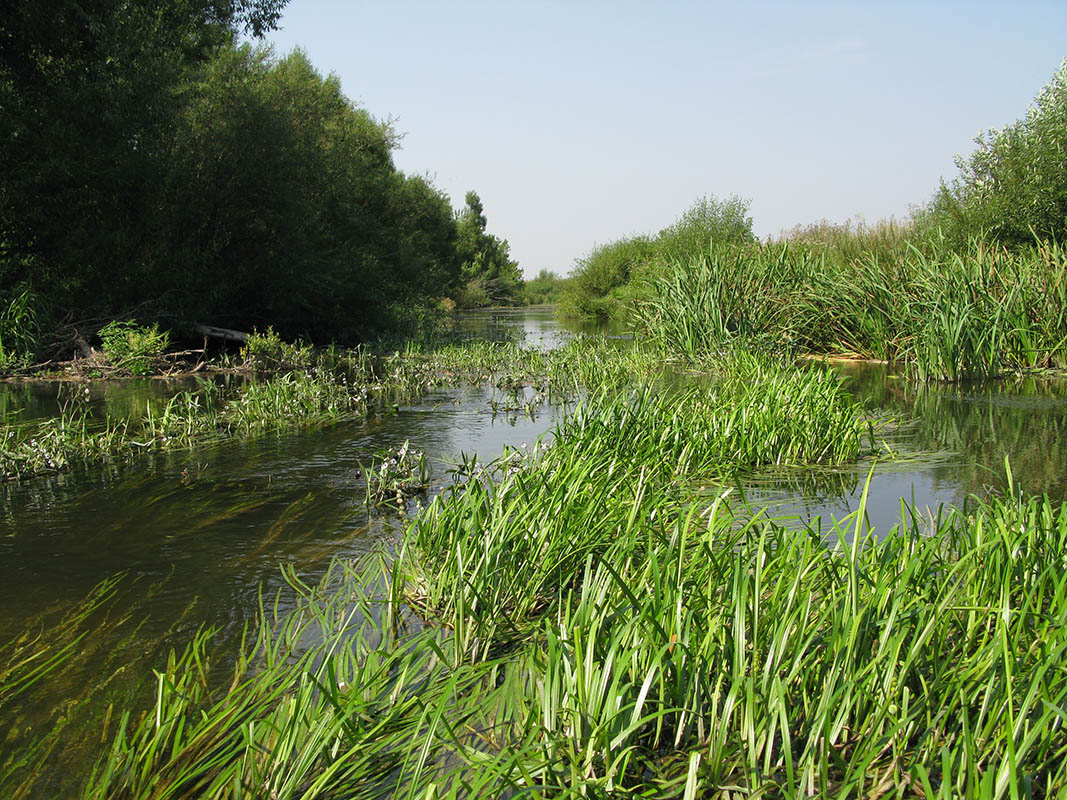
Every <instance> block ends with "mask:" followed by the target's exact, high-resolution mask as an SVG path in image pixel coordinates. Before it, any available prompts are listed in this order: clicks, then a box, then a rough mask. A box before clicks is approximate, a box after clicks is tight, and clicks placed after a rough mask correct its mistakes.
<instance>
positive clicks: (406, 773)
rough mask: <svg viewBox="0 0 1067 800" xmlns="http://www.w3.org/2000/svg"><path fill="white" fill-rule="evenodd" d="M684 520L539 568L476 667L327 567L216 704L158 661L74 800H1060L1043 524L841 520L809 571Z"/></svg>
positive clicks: (746, 523) (1058, 583)
mask: <svg viewBox="0 0 1067 800" xmlns="http://www.w3.org/2000/svg"><path fill="white" fill-rule="evenodd" d="M678 511H679V512H680V513H673V514H670V515H663V516H659V517H656V518H653V519H648V518H641V517H639V516H637V515H635V516H634V519H633V520H632V522H630V524H629V525H627V526H626V527H623V528H621V529H617V530H614V531H612V532H611V533H612V536H611V538H610V541H609V542H606V543H605V546H604V547H602V548H600V549H599V552H597V553H586V554H585V555H584V556H583V557H582V558H580V559H578V560H576V561H575V562H574V563H573V564H572V565H571V566H570V567H568V568H567V569H566V570H561V571H560V572H559V574H558V575H557V577H556V581H555V584H554V588H555V589H556V591H557V593H558V598H557V599H556V600H555V601H554V603H553V604H552V606H551V608H548V607H544V608H542V609H541V610H540V612H539V613H537V614H536V615H535V616H536V617H537V621H535V622H534V623H533V624H530V625H528V626H527V628H526V631H525V632H524V635H523V636H522V637H520V638H515V637H514V631H512V630H511V629H506V628H504V627H503V626H502V627H501V630H504V631H505V632H506V634H507V637H508V640H509V644H508V646H507V647H505V648H503V649H501V650H500V652H499V653H498V654H497V655H496V656H494V657H491V658H488V659H483V658H475V659H473V660H471V659H470V658H469V650H468V649H467V648H466V647H464V645H463V643H462V642H461V640H460V636H459V633H458V632H450V631H448V630H447V629H441V628H434V627H429V628H425V629H422V630H421V631H418V632H415V633H409V634H400V635H399V636H398V635H396V634H395V633H394V631H395V630H397V629H396V627H395V623H396V622H397V617H396V616H395V614H396V613H397V611H398V608H397V606H395V605H391V604H386V605H384V606H379V605H378V603H377V602H376V601H373V600H371V599H369V598H371V597H372V596H373V595H374V594H375V592H376V591H378V589H376V584H375V581H376V580H377V578H376V577H375V576H374V571H373V570H371V569H369V567H368V565H359V566H356V567H351V566H350V567H347V568H346V567H343V566H342V565H339V566H338V567H337V569H338V570H341V569H343V570H344V571H343V574H340V575H336V574H335V576H334V581H332V582H331V581H327V582H324V584H323V585H322V586H321V587H318V588H317V589H307V588H304V589H302V591H303V593H304V595H305V600H304V603H303V604H302V605H301V608H300V609H299V610H298V611H297V612H296V613H295V614H294V615H292V616H288V617H280V618H274V617H272V615H271V613H270V611H269V609H268V610H266V611H265V612H264V617H265V618H266V620H267V622H268V623H269V624H267V625H265V626H264V627H263V628H262V629H261V631H260V633H259V634H258V636H257V637H254V638H253V640H251V641H250V643H249V646H248V647H247V648H246V650H245V653H244V655H242V657H241V659H240V662H239V664H238V667H237V669H236V670H235V672H234V677H233V679H232V681H226V682H223V683H222V684H219V685H217V686H216V687H215V688H212V686H211V681H210V680H209V678H208V670H207V668H206V667H205V666H204V664H203V658H204V653H205V652H206V644H207V640H206V639H204V638H200V639H198V640H197V641H196V642H194V643H193V644H192V645H191V646H190V648H189V650H188V651H187V652H186V653H185V654H183V655H181V656H178V657H175V658H173V659H172V660H171V661H170V662H169V663H168V664H167V666H166V667H165V668H164V669H163V670H161V671H160V673H159V676H158V681H159V688H158V692H157V700H156V703H155V705H154V706H153V707H152V708H150V709H146V712H147V713H145V714H143V715H141V716H140V717H139V718H138V717H137V715H135V714H123V715H121V716H117V717H116V719H117V720H118V726H117V730H118V735H117V737H116V738H115V740H114V744H113V745H112V747H111V749H110V750H109V752H108V754H107V755H106V756H105V757H104V760H103V761H102V762H101V763H100V765H98V767H97V769H96V771H95V773H94V776H93V779H92V781H91V782H90V784H89V786H88V787H87V789H86V791H85V794H84V796H86V797H123V798H134V797H136V798H156V797H194V796H212V797H231V798H238V797H261V796H276V797H306V798H315V797H337V796H344V797H376V798H377V797H417V798H428V797H476V796H509V795H512V796H513V795H516V794H529V795H531V796H535V797H579V796H585V797H622V796H642V797H662V798H668V797H679V798H692V797H726V796H727V795H728V794H730V795H733V794H734V793H736V792H742V793H745V794H760V795H761V796H767V797H797V798H800V797H809V796H813V795H817V796H827V797H842V798H844V797H857V796H866V797H871V796H904V797H928V798H929V797H943V798H950V797H959V796H968V797H971V796H986V797H991V798H998V797H1009V796H1017V795H1018V796H1022V795H1028V796H1032V797H1053V796H1058V793H1059V792H1061V791H1062V790H1063V789H1064V787H1067V766H1065V764H1067V735H1065V732H1064V725H1065V716H1067V714H1065V712H1064V708H1065V704H1067V681H1065V680H1064V676H1063V667H1062V660H1063V657H1064V655H1065V650H1067V636H1065V634H1064V631H1065V630H1067V626H1065V623H1067V619H1065V614H1067V610H1065V609H1067V597H1065V593H1067V578H1065V577H1064V575H1063V570H1062V564H1063V563H1064V559H1065V558H1067V514H1065V513H1064V509H1063V508H1062V507H1053V506H1052V505H1051V504H1050V503H1049V502H1048V501H1047V500H1041V499H1030V500H1022V499H1019V498H1014V497H1007V498H1003V499H999V500H995V501H991V502H989V503H985V504H979V505H976V506H974V507H972V508H971V509H970V510H969V511H967V512H966V513H962V512H961V513H955V512H953V513H949V514H946V515H944V516H942V518H940V519H939V520H936V523H935V525H934V527H933V528H932V529H929V530H928V529H926V528H925V525H926V523H925V522H922V523H920V522H918V520H921V519H922V517H921V515H920V514H918V513H916V512H915V510H914V509H909V508H907V507H902V521H901V524H900V526H899V527H898V528H897V529H896V530H895V531H894V533H893V534H892V535H890V536H887V537H885V538H883V539H880V540H875V539H870V540H865V541H864V542H863V543H862V545H860V544H859V541H858V539H856V538H853V536H852V534H853V533H854V532H855V530H856V528H857V527H859V526H857V525H856V524H855V521H854V520H846V521H844V522H843V523H842V525H841V527H840V528H838V529H836V530H835V531H832V532H830V535H831V542H833V541H837V542H839V544H838V545H837V546H836V547H834V546H831V547H829V548H828V547H827V539H826V537H825V535H824V534H822V533H819V532H816V531H807V532H803V531H802V532H799V533H798V532H797V531H794V530H789V529H786V528H783V527H782V526H780V525H778V524H776V523H775V522H774V521H773V520H768V519H763V518H760V517H759V516H756V517H755V518H753V517H751V516H749V515H747V514H745V515H744V516H738V515H736V514H735V513H733V512H732V511H731V510H730V508H729V507H728V505H727V503H726V502H725V501H720V502H717V503H714V504H713V505H712V506H711V507H710V508H708V507H692V508H680V509H678ZM294 583H297V582H296V581H295V580H294ZM297 585H298V586H299V584H298V583H297ZM379 599H380V598H379ZM501 613H503V612H501ZM390 614H392V615H394V616H390ZM401 630H402V629H401ZM309 636H311V637H312V638H315V639H317V640H318V641H319V644H317V645H315V646H313V647H312V648H311V649H310V650H308V651H306V652H302V651H300V649H299V647H298V645H297V644H296V643H298V642H300V641H302V640H305V641H306V639H307V637H309ZM113 724H115V723H114V722H113Z"/></svg>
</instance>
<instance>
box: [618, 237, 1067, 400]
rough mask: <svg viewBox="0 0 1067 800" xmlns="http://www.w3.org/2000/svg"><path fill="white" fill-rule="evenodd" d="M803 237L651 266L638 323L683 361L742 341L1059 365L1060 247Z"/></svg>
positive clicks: (1066, 313) (938, 369)
mask: <svg viewBox="0 0 1067 800" xmlns="http://www.w3.org/2000/svg"><path fill="white" fill-rule="evenodd" d="M832 255H833V253H829V252H827V251H825V250H821V249H819V248H817V247H813V246H811V245H806V244H804V243H800V244H796V243H781V244H769V245H738V246H724V245H715V246H713V247H712V248H711V250H710V251H709V252H708V253H707V254H706V255H704V256H702V257H700V258H697V259H695V260H687V261H685V262H668V263H666V264H664V265H662V266H661V267H659V268H650V269H649V270H647V271H646V274H645V278H644V282H643V284H642V285H641V286H640V287H639V288H637V289H636V290H635V294H636V295H637V296H638V297H639V298H640V299H639V300H638V301H637V303H636V305H635V310H634V316H635V330H636V331H637V332H638V334H640V335H641V336H643V337H645V338H647V339H649V340H651V341H652V342H654V343H655V344H656V345H657V346H658V347H659V348H660V349H661V350H663V351H664V352H667V353H671V354H677V355H681V356H686V357H696V356H700V355H701V354H706V353H709V352H712V353H713V352H716V351H717V350H718V349H720V348H721V347H722V346H723V345H724V344H725V343H727V342H729V341H731V340H736V339H743V340H746V341H748V342H757V343H761V344H764V345H770V346H773V347H776V348H784V349H786V350H789V351H792V352H797V353H814V354H829V355H837V354H847V355H856V356H860V357H863V358H875V359H886V360H889V361H896V362H900V363H902V364H904V365H905V366H906V367H907V368H908V369H909V371H911V372H912V374H913V375H914V376H915V377H917V378H919V379H922V380H950V381H955V380H961V379H966V378H986V377H994V376H997V375H1000V374H1002V373H1003V372H1005V371H1008V372H1020V371H1028V370H1035V369H1040V368H1045V367H1055V368H1060V369H1062V368H1064V367H1065V366H1067V334H1065V333H1064V331H1065V330H1067V254H1065V251H1064V250H1063V248H1061V247H1059V246H1058V245H1056V244H1048V245H1042V246H1040V247H1034V248H1032V249H1031V250H1029V251H1023V252H1020V253H1008V252H1006V251H1004V250H1001V249H997V248H995V247H989V246H984V245H982V244H980V243H974V244H972V245H971V247H970V249H968V250H966V251H965V252H962V253H959V252H955V251H953V250H951V249H949V248H948V247H946V246H945V245H944V244H943V243H941V242H939V241H936V240H932V241H929V242H925V243H921V246H920V247H916V246H912V245H908V246H906V247H899V248H896V249H888V250H887V249H872V250H870V251H868V252H864V253H862V254H860V255H857V256H855V257H853V258H849V259H843V260H842V259H835V258H834V257H832Z"/></svg>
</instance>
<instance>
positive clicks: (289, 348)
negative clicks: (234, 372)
mask: <svg viewBox="0 0 1067 800" xmlns="http://www.w3.org/2000/svg"><path fill="white" fill-rule="evenodd" d="M241 358H242V359H243V360H244V363H245V366H247V367H251V368H253V369H259V370H266V371H291V370H303V369H308V368H309V367H311V366H312V363H313V361H314V353H313V352H312V349H311V346H310V345H307V344H304V343H303V342H300V341H297V342H293V343H292V344H290V343H289V342H283V341H282V338H281V337H280V336H279V335H278V334H277V333H275V332H274V328H273V327H268V328H267V330H266V331H265V332H264V333H259V332H258V331H255V330H253V331H252V333H251V334H249V336H248V340H247V341H246V342H245V343H244V346H243V347H242V348H241Z"/></svg>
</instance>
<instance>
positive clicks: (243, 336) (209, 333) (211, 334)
mask: <svg viewBox="0 0 1067 800" xmlns="http://www.w3.org/2000/svg"><path fill="white" fill-rule="evenodd" d="M193 330H194V331H196V332H197V333H199V334H200V335H201V336H203V337H204V338H205V339H222V340H223V341H226V342H247V341H248V334H247V333H244V332H243V331H231V330H229V329H228V328H216V327H214V326H212V325H193Z"/></svg>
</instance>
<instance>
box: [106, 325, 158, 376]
mask: <svg viewBox="0 0 1067 800" xmlns="http://www.w3.org/2000/svg"><path fill="white" fill-rule="evenodd" d="M99 336H100V341H101V342H102V343H103V349H104V355H106V356H107V360H108V361H109V362H111V364H112V365H113V366H115V367H118V368H120V369H124V370H128V371H129V372H130V373H131V374H133V375H147V374H149V373H150V372H151V371H152V370H153V369H154V368H155V366H156V363H157V362H158V361H159V360H160V359H161V358H162V357H163V352H164V351H165V350H166V349H167V345H169V344H170V334H169V333H168V332H167V331H161V330H160V329H159V324H158V323H155V324H153V325H152V326H151V327H149V326H147V325H138V324H137V322H136V321H135V320H114V321H113V322H109V323H108V324H107V325H105V326H104V327H103V328H101V329H100V333H99Z"/></svg>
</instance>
